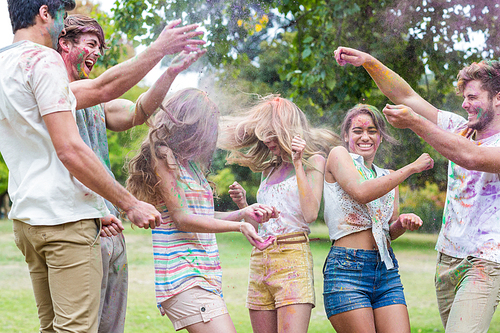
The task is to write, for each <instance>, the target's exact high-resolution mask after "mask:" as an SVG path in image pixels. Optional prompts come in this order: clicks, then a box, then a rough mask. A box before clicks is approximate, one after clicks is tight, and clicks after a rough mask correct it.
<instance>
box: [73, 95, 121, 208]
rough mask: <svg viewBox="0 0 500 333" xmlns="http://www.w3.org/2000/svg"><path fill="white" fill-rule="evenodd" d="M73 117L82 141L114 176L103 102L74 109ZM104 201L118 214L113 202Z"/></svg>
mask: <svg viewBox="0 0 500 333" xmlns="http://www.w3.org/2000/svg"><path fill="white" fill-rule="evenodd" d="M75 118H76V125H77V126H78V131H79V132H80V136H81V137H82V139H83V142H85V144H86V145H87V146H89V147H90V148H91V149H92V150H93V151H94V153H95V154H96V156H97V157H98V158H99V160H100V161H101V163H102V164H103V165H104V167H105V168H106V170H107V171H108V173H109V174H110V175H111V177H113V178H114V177H115V176H114V175H113V172H112V171H111V163H110V161H109V148H108V137H107V134H106V115H105V113H104V106H103V104H98V105H95V106H93V107H90V108H85V109H80V110H76V113H75ZM105 202H106V206H107V207H108V209H109V211H110V212H111V214H113V215H115V216H118V215H119V214H118V211H117V209H116V208H115V207H114V206H113V204H112V203H111V202H109V201H107V200H105Z"/></svg>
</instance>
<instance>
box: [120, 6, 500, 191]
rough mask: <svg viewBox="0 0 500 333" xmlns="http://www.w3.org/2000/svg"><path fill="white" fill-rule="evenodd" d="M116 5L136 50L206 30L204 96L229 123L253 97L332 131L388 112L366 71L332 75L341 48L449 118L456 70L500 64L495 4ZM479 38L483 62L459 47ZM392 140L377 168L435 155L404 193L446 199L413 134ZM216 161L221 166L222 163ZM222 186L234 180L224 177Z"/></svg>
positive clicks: (442, 179)
mask: <svg viewBox="0 0 500 333" xmlns="http://www.w3.org/2000/svg"><path fill="white" fill-rule="evenodd" d="M115 4H116V7H115V9H114V11H113V13H114V16H113V19H114V26H115V29H116V30H120V31H122V32H123V33H125V34H126V36H127V38H128V39H129V40H133V41H134V43H136V44H138V43H141V42H146V43H147V42H149V41H150V39H151V38H154V37H155V36H156V35H157V34H158V33H159V32H160V31H161V29H163V27H164V26H165V24H166V22H170V21H172V20H173V19H176V18H182V19H183V23H184V24H187V23H202V24H203V26H204V27H205V29H206V30H207V34H206V36H205V39H206V40H207V41H208V43H207V46H206V47H207V49H208V56H207V57H205V60H206V61H207V63H208V65H209V67H208V68H209V69H210V70H211V72H212V73H213V74H212V76H207V77H206V78H205V83H204V84H202V86H203V88H207V89H215V88H217V87H218V88H219V89H221V90H222V91H223V93H224V92H225V94H226V95H229V97H228V98H226V99H224V100H225V101H227V102H226V103H222V105H221V109H222V111H223V113H225V112H232V111H234V109H235V108H241V107H244V106H245V105H246V104H247V103H248V102H250V101H252V98H253V96H252V95H251V94H253V93H257V94H264V95H265V94H268V93H271V92H272V93H280V94H281V95H282V96H283V97H286V98H290V99H292V100H293V101H294V102H295V103H296V104H297V105H298V106H299V107H300V108H301V109H302V110H304V112H306V114H307V115H308V117H309V119H310V120H311V121H312V123H313V124H315V125H318V124H327V125H329V126H330V127H332V128H333V129H338V124H340V122H341V119H342V116H343V114H344V113H345V111H346V110H347V109H349V108H350V107H352V106H353V105H354V104H356V103H360V102H362V103H368V104H372V105H375V106H378V107H382V106H383V105H385V103H387V102H388V100H387V99H386V98H385V97H384V96H383V95H382V94H381V93H380V92H379V90H378V89H377V87H376V86H375V84H374V83H373V81H372V80H371V78H370V77H369V76H368V75H367V74H366V72H365V71H364V70H363V69H359V68H355V67H353V66H346V67H340V66H338V65H336V62H335V60H334V57H333V51H334V50H335V48H336V47H338V46H340V45H344V46H349V47H354V48H358V49H361V50H364V51H366V52H369V53H371V54H373V55H374V56H376V57H377V58H379V59H380V60H381V61H382V62H384V63H385V64H387V65H388V66H389V67H390V68H392V69H393V70H395V71H396V72H397V73H399V74H400V75H401V76H402V77H403V78H404V79H405V80H406V81H408V82H409V83H410V85H411V86H412V87H414V88H415V89H416V90H417V92H418V93H420V94H421V95H422V96H423V97H424V98H425V99H427V100H429V101H430V102H431V103H432V104H434V105H436V106H438V107H442V108H443V109H448V110H453V111H459V110H460V99H459V98H458V97H457V96H456V95H455V93H454V87H453V82H454V80H455V78H456V74H457V72H458V70H459V69H460V68H462V67H463V66H464V65H465V64H468V63H470V62H473V61H478V60H480V59H482V58H485V59H496V58H498V57H499V55H500V33H499V31H498V30H499V26H498V25H497V24H496V22H497V20H498V17H499V16H500V6H498V4H496V2H494V1H490V0H478V1H474V2H471V1H465V0H435V1H424V0H399V1H396V0H388V1H375V0H359V1H339V0H301V1H296V0H279V1H277V0H257V1H252V2H251V3H249V2H248V1H246V0H245V1H244V0H211V1H202V0H178V1H175V2H170V1H153V0H144V1H142V0H141V1H139V0H116V1H115ZM473 32H477V33H479V34H483V35H484V37H485V48H484V50H483V51H482V52H480V51H479V50H477V46H475V45H473V44H469V46H462V47H461V48H457V47H456V45H457V43H459V42H468V41H469V38H470V36H471V35H472V33H473ZM242 92H243V93H242ZM223 93H221V92H220V91H219V92H217V91H216V92H215V94H214V95H215V96H217V97H219V96H221V95H223ZM217 100H218V102H220V101H221V99H217ZM219 104H221V103H219ZM396 137H398V138H399V139H400V141H401V143H402V144H401V145H400V146H396V147H394V148H390V149H387V150H386V153H385V154H379V160H378V161H377V162H378V163H381V164H383V165H386V166H388V167H390V168H398V167H401V166H403V165H405V164H408V163H409V162H412V161H413V160H414V159H416V158H417V157H418V156H419V155H420V154H421V153H422V152H429V153H430V154H431V155H432V156H433V158H434V159H435V160H436V164H435V168H434V169H433V170H431V171H427V172H425V173H423V174H422V175H417V176H412V177H410V179H409V180H408V183H409V184H410V186H411V187H412V188H414V187H426V185H425V182H426V181H429V180H430V181H432V182H437V184H438V185H439V188H440V189H441V190H443V189H444V188H445V184H446V175H445V170H446V163H447V161H446V160H445V159H444V158H442V157H441V156H440V155H439V154H437V153H436V152H435V151H434V150H433V149H432V148H431V147H430V146H428V145H427V144H425V143H424V142H423V141H422V140H421V139H420V138H418V137H417V136H416V135H414V134H413V133H412V132H410V131H398V132H397V135H396ZM217 159H222V161H223V155H218V156H217V157H216V160H217ZM216 164H220V165H222V166H221V169H223V168H225V166H224V165H223V164H222V163H215V162H214V165H216ZM219 170H220V169H219ZM231 170H232V171H233V172H237V174H236V175H238V172H239V171H238V170H237V169H233V167H232V166H231ZM224 175H225V176H224ZM219 176H220V177H222V178H224V177H225V178H228V177H229V176H228V174H227V172H226V171H224V173H220V174H219ZM228 179H229V178H228ZM226 182H227V181H226ZM224 191H225V190H224ZM226 199H227V197H226Z"/></svg>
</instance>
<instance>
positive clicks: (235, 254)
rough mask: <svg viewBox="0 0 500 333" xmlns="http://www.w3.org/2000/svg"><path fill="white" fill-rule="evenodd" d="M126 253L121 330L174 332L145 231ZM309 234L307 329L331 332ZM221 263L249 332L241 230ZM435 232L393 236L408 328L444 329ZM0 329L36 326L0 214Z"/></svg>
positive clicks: (19, 261) (225, 237)
mask: <svg viewBox="0 0 500 333" xmlns="http://www.w3.org/2000/svg"><path fill="white" fill-rule="evenodd" d="M125 237H126V239H127V250H128V258H129V298H128V310H127V320H126V325H125V332H127V333H139V332H174V330H173V328H172V325H171V324H170V321H169V320H168V318H166V317H161V316H160V314H159V311H158V310H157V309H156V306H155V300H154V283H153V276H154V271H153V258H152V247H151V236H150V231H147V230H143V229H137V228H135V229H131V228H130V226H127V227H126V230H125ZM311 237H320V238H321V241H317V242H312V243H311V248H312V251H313V256H314V266H315V267H314V274H315V288H316V308H314V309H313V312H312V317H311V323H310V325H309V332H318V333H319V332H321V333H323V332H334V330H333V328H332V327H331V325H330V322H329V321H328V320H327V318H326V315H325V312H324V308H323V297H322V288H323V278H322V267H323V262H324V260H325V257H326V255H327V253H328V249H329V247H330V242H329V240H328V230H327V228H326V226H324V225H314V226H313V227H312V234H311ZM217 239H218V242H219V250H220V255H221V262H222V269H223V272H224V273H223V288H224V289H223V290H224V298H225V300H226V303H227V306H228V308H229V313H230V315H231V317H232V319H233V322H234V324H235V326H236V329H237V331H238V332H251V328H250V320H249V317H248V311H247V309H246V308H245V296H246V285H247V278H248V259H249V255H250V250H251V247H250V245H249V244H248V242H247V241H246V240H245V239H244V237H243V236H242V235H240V234H236V233H230V234H221V235H218V236H217ZM435 240H436V235H424V234H411V233H408V234H406V235H404V236H402V237H401V239H399V240H396V241H395V242H393V248H394V251H395V253H396V256H397V258H398V260H399V264H400V273H401V277H402V280H403V285H404V286H405V295H406V300H407V303H408V310H409V312H410V320H411V327H412V332H418V333H420V332H444V330H443V328H442V326H441V320H440V319H439V313H438V310H437V305H436V299H435V294H434V283H433V276H434V264H435V260H436V252H435V251H434V244H435ZM0 253H1V254H0V331H1V332H3V333H19V332H23V333H24V332H36V331H37V329H38V318H37V313H36V306H35V301H34V298H33V294H32V288H31V282H30V279H29V275H28V271H27V267H26V264H25V263H24V261H23V257H22V255H21V253H20V251H19V250H18V249H17V247H16V245H15V244H14V238H13V235H12V223H11V222H10V221H8V220H0ZM489 332H500V315H499V314H498V313H497V314H495V316H494V317H493V322H492V324H491V328H490V330H489Z"/></svg>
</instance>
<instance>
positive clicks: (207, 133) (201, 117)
mask: <svg viewBox="0 0 500 333" xmlns="http://www.w3.org/2000/svg"><path fill="white" fill-rule="evenodd" d="M218 122H219V109H218V107H217V106H216V105H215V103H214V102H212V101H211V100H210V99H209V98H208V96H207V94H206V93H205V92H203V91H201V90H198V89H194V88H188V89H184V90H181V91H179V92H177V93H175V94H174V95H173V96H172V97H170V98H169V99H168V100H167V102H166V103H165V104H164V106H163V108H162V111H160V112H158V114H157V115H156V116H155V119H154V121H153V124H152V126H151V128H150V129H149V134H148V136H147V138H146V139H145V140H144V141H143V142H142V144H141V147H140V151H139V153H138V154H137V155H136V156H135V157H134V158H132V160H131V161H130V162H129V164H128V172H129V177H128V179H127V189H128V190H129V191H130V193H132V194H133V195H134V196H136V197H137V198H138V199H139V200H143V201H147V202H150V203H155V202H156V201H158V198H160V197H161V193H160V190H159V188H158V184H159V183H160V182H161V178H160V176H159V175H158V173H157V172H156V165H157V164H158V163H166V164H167V166H168V168H170V169H171V170H174V169H175V168H176V167H177V166H176V165H169V164H168V163H167V160H166V155H165V154H164V153H162V152H161V150H162V149H161V148H162V147H167V148H168V149H169V150H170V151H171V152H172V154H173V155H174V156H175V159H176V162H177V163H186V162H194V163H196V164H197V166H198V167H199V168H200V169H201V171H202V172H203V173H206V172H207V171H208V169H209V167H210V164H211V162H212V156H213V153H214V151H215V149H216V143H217V136H218Z"/></svg>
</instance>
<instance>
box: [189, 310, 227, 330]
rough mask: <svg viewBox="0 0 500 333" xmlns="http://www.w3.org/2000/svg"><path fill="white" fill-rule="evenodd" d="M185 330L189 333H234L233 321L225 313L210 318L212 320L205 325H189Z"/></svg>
mask: <svg viewBox="0 0 500 333" xmlns="http://www.w3.org/2000/svg"><path fill="white" fill-rule="evenodd" d="M186 329H187V331H188V332H189V333H221V332H224V333H226V332H227V333H236V328H234V324H233V321H232V320H231V317H230V316H229V314H227V313H226V314H223V315H222V316H217V317H215V318H212V320H211V321H209V322H207V323H203V322H201V323H196V324H193V325H189V326H188V327H186Z"/></svg>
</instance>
